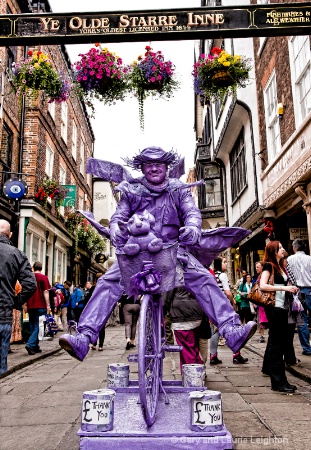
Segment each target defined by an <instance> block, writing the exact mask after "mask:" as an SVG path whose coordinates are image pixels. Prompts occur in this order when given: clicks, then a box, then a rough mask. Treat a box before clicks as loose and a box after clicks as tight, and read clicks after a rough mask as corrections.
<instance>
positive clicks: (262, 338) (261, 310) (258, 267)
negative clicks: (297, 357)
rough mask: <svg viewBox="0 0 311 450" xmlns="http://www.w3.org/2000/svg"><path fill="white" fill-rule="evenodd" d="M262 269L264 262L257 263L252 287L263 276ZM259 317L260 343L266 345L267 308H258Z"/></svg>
mask: <svg viewBox="0 0 311 450" xmlns="http://www.w3.org/2000/svg"><path fill="white" fill-rule="evenodd" d="M262 268H263V263H262V261H257V262H256V264H255V270H256V273H255V275H253V277H252V285H254V283H255V282H256V281H257V280H259V279H260V276H261V274H262ZM257 316H258V322H259V334H260V338H259V342H261V343H264V342H265V341H266V340H265V330H267V328H268V319H267V316H266V313H265V308H264V307H263V306H257Z"/></svg>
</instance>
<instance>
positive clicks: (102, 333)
mask: <svg viewBox="0 0 311 450" xmlns="http://www.w3.org/2000/svg"><path fill="white" fill-rule="evenodd" d="M103 275H104V274H103V272H97V274H96V275H95V284H93V285H92V286H91V288H90V290H89V292H88V297H87V299H86V303H87V302H88V301H89V299H90V298H91V297H92V294H93V291H94V289H95V286H96V283H97V281H98V280H99V278H100V277H101V276H103ZM105 337H106V326H105V325H103V326H102V327H101V329H100V330H99V334H98V351H99V352H102V351H103V350H104V342H105ZM96 346H97V339H96V341H95V342H93V343H92V345H91V349H92V350H96Z"/></svg>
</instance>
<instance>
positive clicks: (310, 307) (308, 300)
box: [297, 288, 311, 354]
mask: <svg viewBox="0 0 311 450" xmlns="http://www.w3.org/2000/svg"><path fill="white" fill-rule="evenodd" d="M300 291H301V292H302V293H303V294H304V295H305V301H304V311H302V312H301V316H302V318H303V325H298V326H297V331H298V337H299V342H300V345H301V347H302V350H303V351H304V352H305V353H310V354H311V345H310V332H309V324H308V315H307V313H308V311H309V314H310V313H311V294H310V292H311V289H310V288H300Z"/></svg>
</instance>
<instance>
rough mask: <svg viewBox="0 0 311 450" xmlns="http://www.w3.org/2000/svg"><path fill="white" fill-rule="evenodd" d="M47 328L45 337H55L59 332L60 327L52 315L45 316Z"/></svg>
mask: <svg viewBox="0 0 311 450" xmlns="http://www.w3.org/2000/svg"><path fill="white" fill-rule="evenodd" d="M45 320H46V327H45V336H46V337H54V336H55V334H56V333H57V332H58V331H59V329H58V325H57V323H56V321H55V319H54V317H53V316H52V314H46V315H45Z"/></svg>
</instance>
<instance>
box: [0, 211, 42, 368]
mask: <svg viewBox="0 0 311 450" xmlns="http://www.w3.org/2000/svg"><path fill="white" fill-rule="evenodd" d="M11 236H12V232H11V225H10V223H9V222H8V221H7V220H4V219H0V255H1V258H0V279H1V283H0V375H1V374H2V373H4V372H6V371H7V368H8V366H7V357H8V352H9V348H10V339H11V334H12V321H13V308H14V307H15V308H17V309H20V308H21V307H22V305H24V304H25V303H26V302H27V300H28V299H29V297H30V296H31V295H32V294H33V292H34V291H35V290H36V286H37V284H36V278H35V276H34V274H33V272H32V270H31V265H30V263H29V261H28V258H27V256H26V255H25V254H24V253H23V252H21V251H20V250H18V249H17V248H16V247H14V246H13V245H12V243H11V241H10V239H11ZM17 280H18V281H19V283H20V284H21V286H22V290H21V292H19V293H18V295H17V296H15V286H16V282H17Z"/></svg>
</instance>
